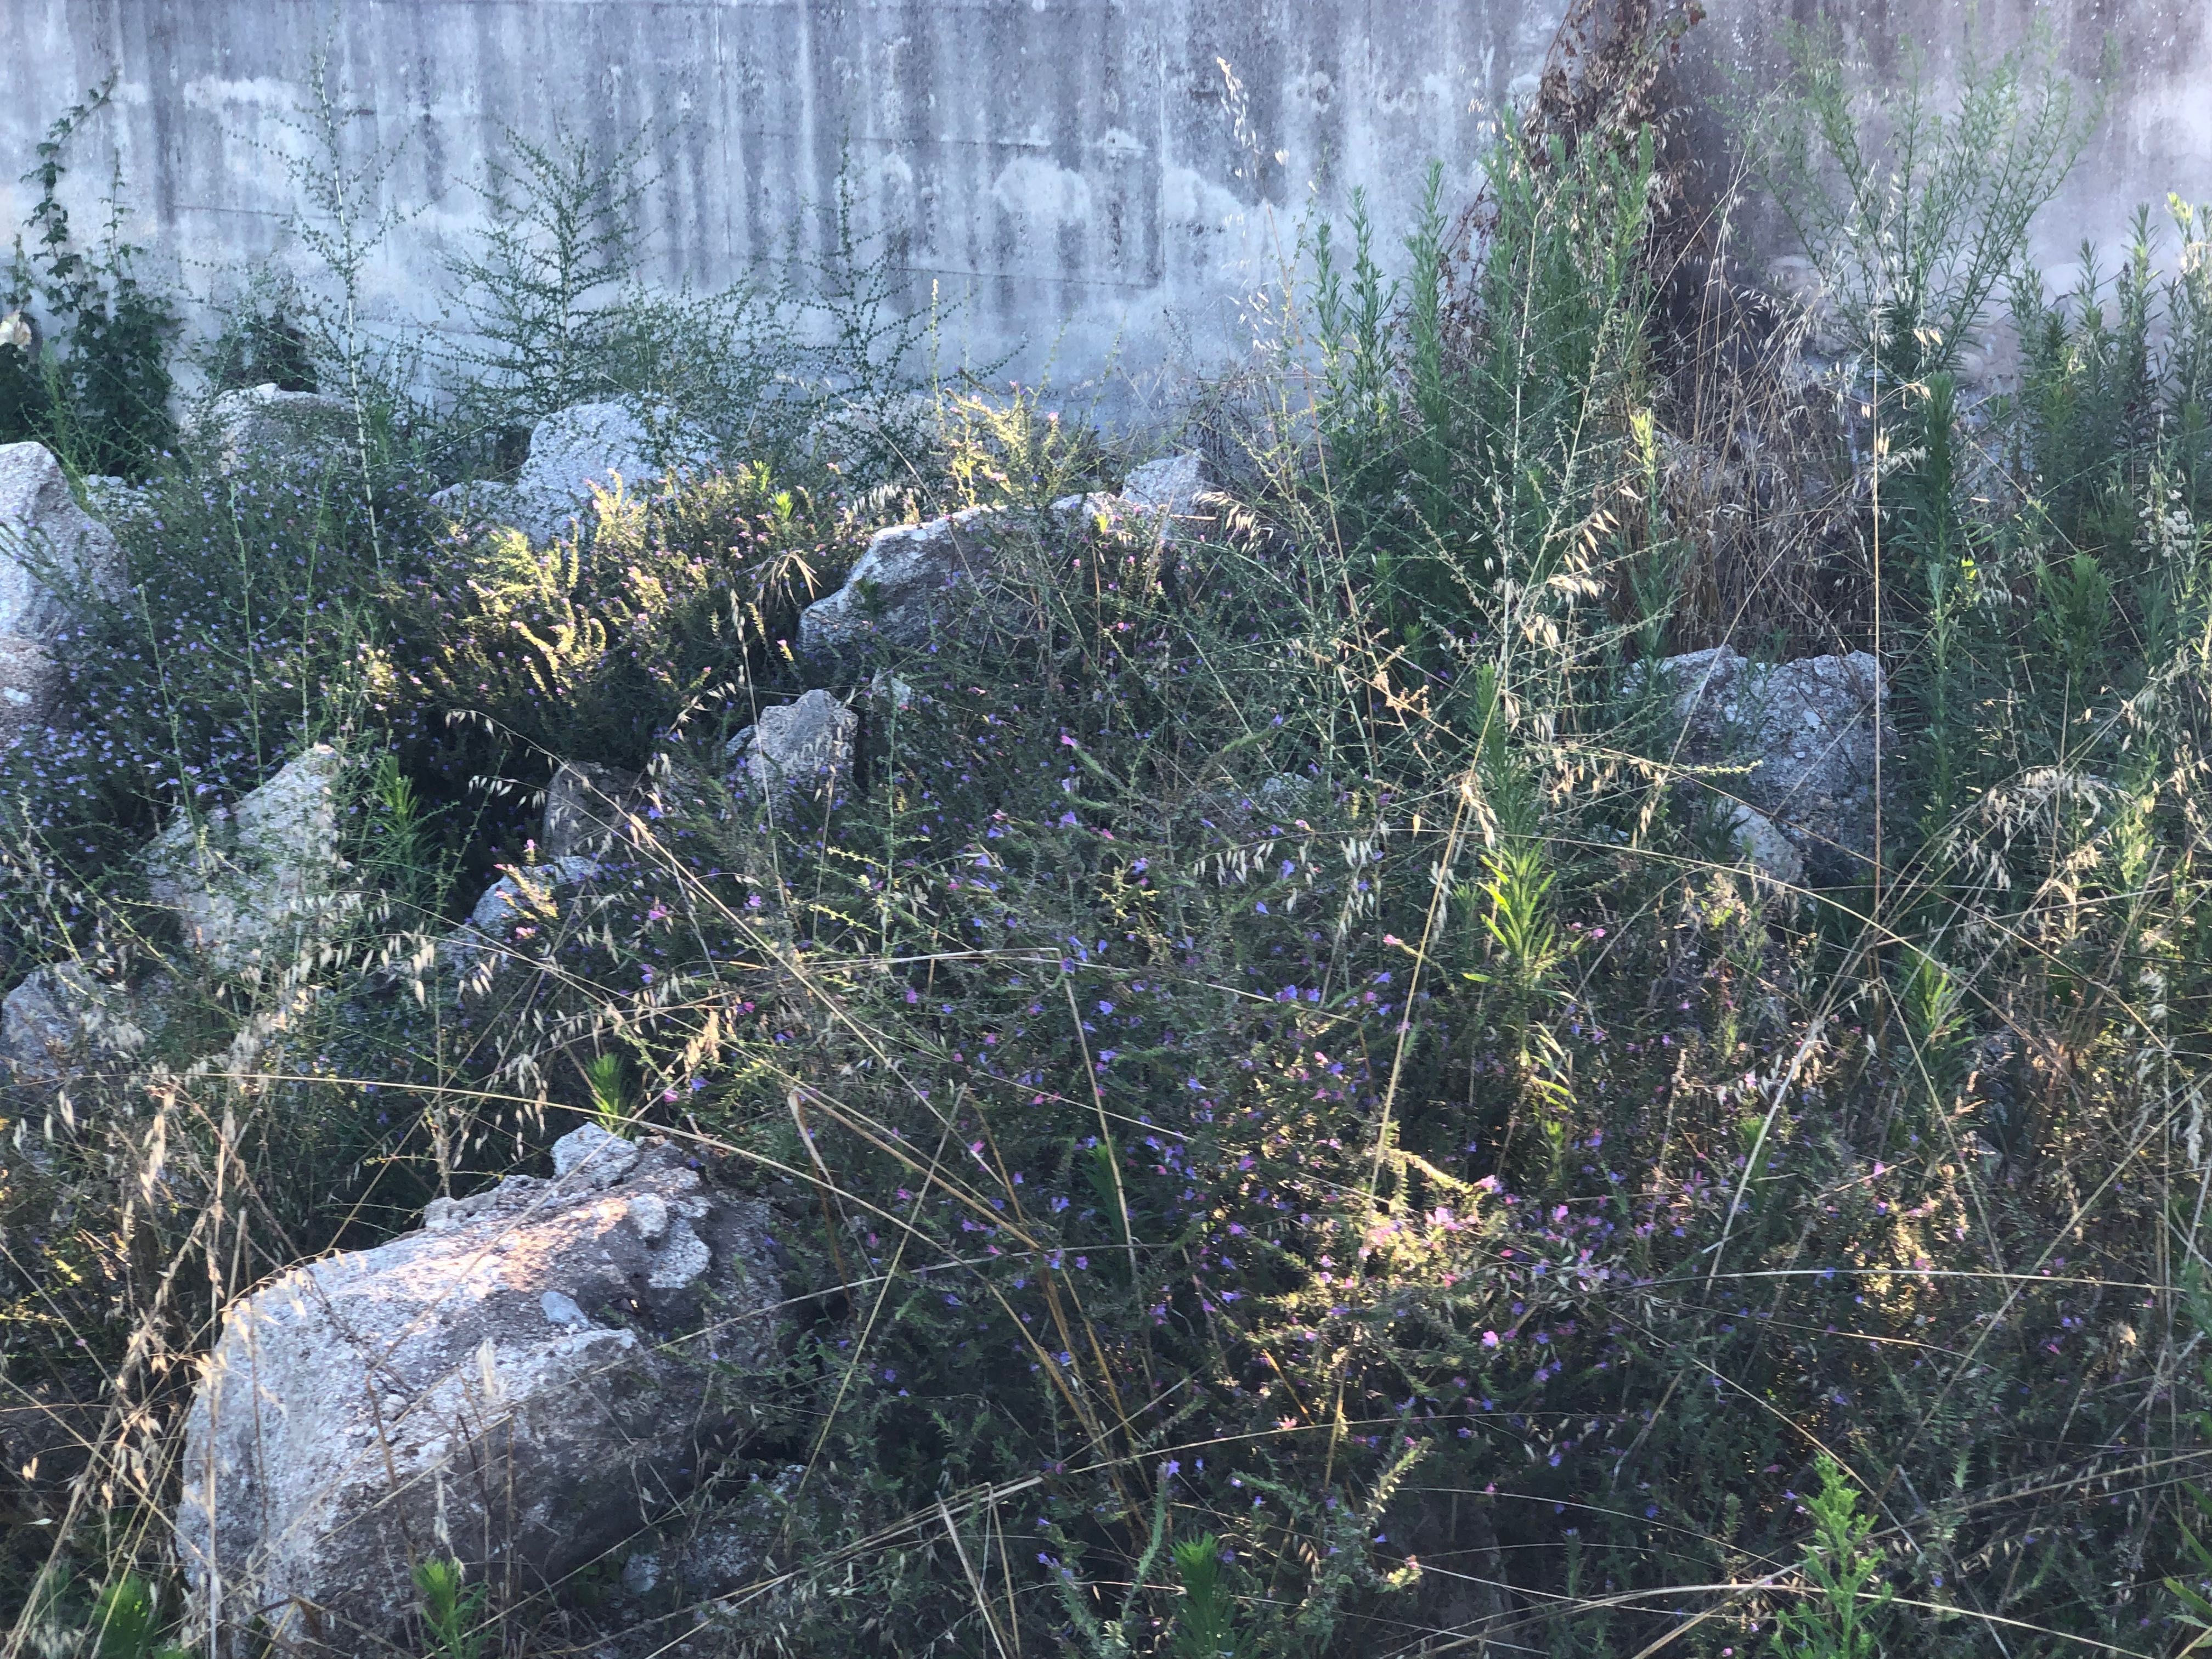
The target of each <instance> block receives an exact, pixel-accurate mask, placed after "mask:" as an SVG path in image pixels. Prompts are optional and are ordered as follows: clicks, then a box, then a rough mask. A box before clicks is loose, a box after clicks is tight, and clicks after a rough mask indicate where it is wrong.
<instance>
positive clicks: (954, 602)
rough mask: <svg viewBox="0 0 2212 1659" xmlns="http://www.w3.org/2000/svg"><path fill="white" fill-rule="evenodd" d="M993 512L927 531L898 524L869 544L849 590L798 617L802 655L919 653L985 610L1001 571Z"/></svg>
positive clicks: (954, 517) (935, 524)
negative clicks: (886, 650)
mask: <svg viewBox="0 0 2212 1659" xmlns="http://www.w3.org/2000/svg"><path fill="white" fill-rule="evenodd" d="M997 516H998V515H997V514H996V513H994V511H993V510H992V509H991V508H989V507H969V508H968V509H967V510H965V511H964V512H960V513H951V514H950V515H949V516H947V517H945V518H942V519H932V520H930V521H929V522H928V523H927V524H911V525H896V526H892V527H891V528H890V529H889V530H879V531H878V532H876V534H875V535H874V536H873V537H872V538H870V540H869V542H868V546H867V550H866V552H864V553H862V554H861V555H860V560H859V562H857V563H855V564H854V566H853V574H851V575H850V576H848V577H847V578H846V580H845V585H844V586H842V587H841V588H839V589H838V590H837V591H836V592H835V593H832V594H830V595H829V596H828V597H827V598H826V599H817V600H816V601H815V602H814V603H813V604H812V605H809V606H807V607H806V610H805V612H804V613H803V614H802V615H801V616H800V617H799V650H800V651H801V652H802V653H805V654H807V655H811V656H830V657H836V656H842V655H846V654H848V653H854V652H856V651H859V650H861V649H864V648H865V647H867V646H868V645H870V644H881V645H886V646H890V647H896V648H900V649H908V650H911V649H915V648H918V647H923V646H926V645H927V644H928V643H929V641H930V638H931V636H932V635H933V634H935V633H937V632H939V630H941V629H947V628H951V627H953V626H955V625H957V623H959V622H960V621H962V620H963V618H964V617H967V616H969V614H970V613H971V612H972V611H974V609H975V606H977V605H981V604H982V603H984V601H985V596H986V592H987V588H988V586H989V584H990V582H991V580H992V577H993V576H994V574H995V572H996V570H997V568H998V562H997V560H996V558H995V557H994V555H993V550H992V547H991V537H990V534H989V532H990V530H991V527H992V522H991V521H992V520H994V518H996V517H997Z"/></svg>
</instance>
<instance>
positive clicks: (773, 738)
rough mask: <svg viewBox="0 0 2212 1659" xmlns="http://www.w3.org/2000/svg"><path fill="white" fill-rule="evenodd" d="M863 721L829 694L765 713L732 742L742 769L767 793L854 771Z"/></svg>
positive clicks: (731, 749)
mask: <svg viewBox="0 0 2212 1659" xmlns="http://www.w3.org/2000/svg"><path fill="white" fill-rule="evenodd" d="M859 735H860V716H859V715H858V714H854V712H853V711H852V710H851V709H850V708H847V707H846V706H845V705H844V704H843V703H842V702H838V701H837V699H836V698H835V697H833V696H830V695H829V693H828V692H827V691H809V692H808V693H807V694H806V695H805V696H803V697H800V698H799V700H798V701H796V702H788V703H782V704H779V705H777V706H776V707H775V708H763V710H761V717H760V724H759V725H757V726H747V727H746V728H745V729H744V731H742V732H738V735H737V736H736V737H734V738H732V739H731V740H730V745H729V752H730V755H731V757H732V758H733V759H734V760H736V762H737V763H738V766H739V767H740V768H742V769H744V771H745V772H746V773H748V774H749V775H750V776H751V778H752V781H753V782H754V783H756V784H757V785H758V786H759V787H761V788H763V789H771V788H774V787H777V786H779V785H786V784H797V783H801V782H810V781H813V780H815V779H817V778H820V777H823V776H824V775H828V774H836V775H841V776H842V775H846V774H848V773H850V772H851V770H852V767H853V744H854V739H855V738H857V737H858V736H859Z"/></svg>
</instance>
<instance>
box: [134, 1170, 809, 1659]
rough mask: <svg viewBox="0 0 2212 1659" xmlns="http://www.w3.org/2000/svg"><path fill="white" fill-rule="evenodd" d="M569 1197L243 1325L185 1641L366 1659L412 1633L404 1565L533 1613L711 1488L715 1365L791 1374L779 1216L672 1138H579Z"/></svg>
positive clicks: (451, 1224)
mask: <svg viewBox="0 0 2212 1659" xmlns="http://www.w3.org/2000/svg"><path fill="white" fill-rule="evenodd" d="M554 1170H555V1174H554V1176H553V1178H552V1179H550V1180H540V1179H534V1178H532V1177H529V1176H512V1177H510V1178H509V1179H507V1180H506V1181H504V1182H501V1183H500V1185H499V1186H498V1187H497V1188H494V1189H493V1190H491V1191H490V1192H488V1193H483V1194H477V1196H475V1197H472V1198H467V1199H462V1200H439V1201H437V1202H435V1203H434V1204H433V1205H432V1206H430V1208H429V1210H428V1212H425V1215H424V1218H423V1221H424V1225H423V1230H422V1231H420V1232H417V1233H412V1234H410V1235H408V1236H407V1237H403V1238H399V1239H396V1240H394V1241H393V1242H392V1243H389V1244H385V1245H381V1246H379V1247H378V1248H377V1249H372V1250H363V1251H357V1252H352V1253H349V1254H346V1255H336V1256H331V1257H329V1258H327V1259H325V1260H324V1261H317V1262H313V1263H312V1264H310V1265H307V1266H306V1267H297V1268H295V1269H294V1270H293V1271H292V1272H290V1273H287V1274H286V1275H285V1276H284V1277H283V1278H282V1279H278V1280H277V1281H276V1282H275V1283H274V1284H272V1285H268V1286H266V1287H264V1289H262V1290H260V1291H257V1292H255V1293H254V1294H253V1295H252V1296H251V1297H247V1298H246V1299H245V1300H244V1301H242V1302H240V1303H237V1304H234V1305H233V1307H232V1308H231V1310H230V1311H229V1313H228V1316H227V1317H226V1318H225V1321H224V1324H223V1331H222V1339H221V1340H220V1341H219V1342H218V1343H217V1344H216V1349H215V1352H214V1353H213V1354H212V1355H211V1356H210V1358H209V1360H208V1363H207V1365H206V1369H205V1370H204V1375H203V1376H202V1378H201V1380H200V1383H199V1386H198V1388H197V1390H196V1392H195V1394H194V1395H193V1400H192V1404H191V1411H190V1413H189V1416H188V1418H187V1420H186V1425H185V1450H184V1456H183V1467H182V1470H181V1474H182V1480H181V1484H180V1487H179V1503H178V1510H177V1521H176V1545H177V1552H178V1555H179V1559H180V1561H181V1563H182V1565H183V1567H184V1570H185V1578H186V1581H187V1583H188V1584H189V1586H190V1588H191V1596H192V1609H191V1615H192V1623H193V1626H195V1628H194V1631H193V1644H194V1645H195V1646H198V1645H200V1644H205V1643H207V1642H208V1641H209V1639H210V1625H211V1626H212V1636H213V1643H214V1646H215V1648H216V1650H218V1651H220V1652H222V1653H227V1654H235V1655H242V1654H244V1653H246V1652H248V1651H258V1650H256V1649H254V1648H253V1647H252V1643H253V1641H254V1639H255V1633H254V1629H253V1627H254V1626H255V1625H256V1623H257V1621H258V1622H259V1623H260V1624H261V1625H262V1626H264V1628H265V1631H266V1632H267V1635H268V1637H269V1638H270V1639H272V1640H273V1642H274V1644H275V1646H276V1650H278V1651H280V1652H304V1653H317V1654H322V1655H328V1656H337V1655H348V1656H350V1655H354V1654H359V1653H364V1652H368V1651H371V1650H381V1644H383V1643H385V1642H387V1641H389V1640H391V1639H392V1638H397V1637H399V1636H401V1635H402V1634H403V1633H404V1628H405V1626H406V1624H407V1621H408V1618H409V1615H410V1611H411V1610H412V1608H413V1606H414V1601H415V1594H414V1589H413V1586H412V1584H411V1583H410V1579H409V1572H410V1567H411V1566H412V1565H413V1564H414V1563H415V1562H416V1561H419V1560H421V1559H424V1558H425V1557H426V1556H429V1555H433V1554H447V1553H450V1554H452V1555H453V1556H454V1557H456V1558H458V1559H459V1560H461V1561H462V1562H463V1563H464V1564H465V1565H466V1567H467V1568H468V1570H469V1572H470V1576H471V1577H472V1578H478V1579H481V1578H482V1577H486V1576H489V1575H491V1574H494V1573H497V1574H501V1575H507V1576H508V1581H509V1582H512V1583H515V1584H516V1585H517V1586H518V1587H519V1588H520V1589H522V1590H523V1591H524V1592H525V1593H527V1591H528V1590H530V1589H533V1588H536V1587H538V1586H542V1585H544V1584H546V1583H551V1582H553V1581H556V1580H557V1579H559V1578H560V1577H562V1576H563V1575H565V1574H567V1573H569V1572H572V1571H574V1570H575V1569H576V1568H578V1567H580V1566H582V1565H585V1564H586V1563H587V1562H590V1561H592V1559H595V1558H597V1557H599V1556H600V1555H601V1554H603V1553H605V1552H607V1551H608V1550H610V1549H611V1548H613V1547H616V1546H617V1545H619V1544H621V1543H623V1541H626V1540H628V1539H629V1538H631V1537H633V1536H634V1535H635V1534H636V1533H637V1531H638V1529H639V1528H641V1527H642V1526H644V1525H646V1524H647V1523H648V1522H651V1521H653V1519H655V1518H656V1516H657V1513H658V1512H659V1510H663V1509H665V1507H666V1506H667V1505H668V1504H671V1502H673V1501H674V1500H675V1499H677V1498H680V1497H682V1496H683V1495H684V1493H685V1492H688V1491H690V1489H691V1488H692V1487H693V1486H696V1484H697V1483H698V1482H699V1481H700V1480H702V1478H703V1477H704V1475H705V1474H707V1473H708V1470H709V1468H710V1467H711V1465H712V1463H713V1462H714V1457H715V1455H716V1453H717V1451H718V1449H719V1447H720V1442H721V1439H722V1437H723V1434H724V1432H725V1430H726V1421H725V1418H724V1413H723V1412H722V1410H721V1408H720V1406H719V1404H718V1401H717V1398H716V1394H715V1381H714V1379H715V1370H716V1367H717V1366H718V1364H719V1365H728V1366H735V1367H737V1368H738V1369H741V1370H742V1369H747V1368H751V1367H757V1366H760V1365H763V1364H766V1363H768V1362H769V1360H770V1358H772V1357H773V1356H774V1354H775V1351H776V1346H777V1343H778V1341H779V1339H780V1334H781V1332H780V1327H779V1323H778V1318H777V1315H776V1312H775V1308H776V1304H777V1302H778V1299H779V1296H780V1291H779V1288H778V1284H777V1276H776V1272H775V1262H774V1259H773V1252H774V1246H773V1245H772V1243H770V1242H769V1234H768V1224H769V1215H768V1211H767V1206H765V1205H763V1204H762V1203H760V1202H758V1201H756V1200H743V1199H737V1198H732V1197H729V1196H726V1195H724V1194H719V1193H716V1192H714V1191H712V1190H710V1189H709V1188H708V1187H707V1186H706V1185H705V1183H704V1182H702V1179H701V1177H700V1176H699V1175H698V1173H697V1172H696V1171H695V1170H692V1169H690V1168H689V1167H687V1165H686V1162H685V1160H684V1158H683V1157H682V1156H681V1155H680V1154H679V1153H678V1152H677V1151H676V1150H675V1149H674V1148H672V1147H671V1146H667V1145H666V1144H665V1143H661V1142H658V1141H647V1142H646V1143H644V1145H643V1146H635V1145H632V1144H631V1143H629V1141H626V1140H624V1139H621V1138H620V1137H617V1136H615V1135H611V1134H609V1133H606V1132H605V1131H604V1130H601V1129H599V1128H597V1127H586V1128H584V1129H580V1130H577V1131H576V1132H575V1133H573V1134H570V1135H568V1136H565V1137H563V1139H562V1140H561V1141H560V1142H558V1143H557V1144H556V1147H555V1149H554Z"/></svg>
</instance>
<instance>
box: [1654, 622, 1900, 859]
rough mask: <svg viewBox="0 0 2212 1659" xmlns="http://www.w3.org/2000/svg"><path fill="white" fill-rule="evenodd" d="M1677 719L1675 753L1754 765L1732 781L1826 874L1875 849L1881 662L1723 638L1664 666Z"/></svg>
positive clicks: (1859, 654) (1691, 759)
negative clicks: (1758, 651)
mask: <svg viewBox="0 0 2212 1659" xmlns="http://www.w3.org/2000/svg"><path fill="white" fill-rule="evenodd" d="M1660 672H1661V673H1662V675H1663V676H1664V678H1665V680H1666V682H1667V685H1668V690H1670V691H1671V692H1672V693H1673V695H1674V712H1675V715H1676V717H1677V718H1678V719H1679V720H1680V721H1681V722H1682V744H1681V749H1680V754H1679V757H1678V758H1680V760H1682V761H1685V762H1686V763H1690V764H1692V765H1696V766H1725V765H1730V764H1734V765H1747V767H1748V770H1747V772H1746V773H1745V774H1744V775H1742V776H1741V779H1740V780H1738V779H1735V778H1731V779H1729V780H1728V781H1727V783H1726V786H1725V787H1727V788H1728V789H1729V793H1732V794H1735V795H1737V796H1738V797H1740V799H1741V800H1742V801H1743V803H1744V804H1745V805H1747V806H1750V807H1752V808H1753V809H1754V810H1755V811H1758V812H1759V813H1761V814H1763V815H1764V816H1765V817H1766V818H1768V819H1769V820H1771V822H1772V823H1774V824H1775V825H1776V826H1777V827H1778V829H1780V830H1781V832H1782V833H1783V834H1784V835H1785V836H1788V837H1789V839H1790V842H1792V843H1793V844H1794V845H1795V846H1796V848H1797V850H1798V852H1799V853H1800V854H1802V857H1803V859H1804V861H1805V867H1806V868H1807V869H1808V870H1809V871H1810V872H1812V873H1813V874H1814V875H1815V876H1816V877H1819V878H1821V879H1823V880H1830V881H1847V880H1850V879H1852V878H1855V877H1857V876H1858V875H1861V874H1863V873H1864V872H1865V869H1866V866H1867V861H1868V860H1869V859H1870V858H1871V856H1872V854H1873V851H1874V821H1875V793H1874V779H1875V734H1876V726H1875V718H1876V711H1877V710H1878V709H1879V708H1881V706H1882V704H1883V702H1884V700H1885V698H1886V696H1887V682H1886V680H1885V678H1884V677H1883V674H1882V671H1881V664H1879V663H1878V662H1876V661H1875V659H1874V658H1873V657H1872V656H1870V655H1869V654H1868V653H1866V652H1863V651H1855V652H1853V653H1850V655H1849V656H1826V657H1802V658H1800V659H1797V660H1796V661H1794V662H1785V663H1779V664H1774V665H1765V664H1759V663H1754V662H1753V661H1751V660H1750V659H1748V658H1746V657H1744V656H1741V655H1740V654H1739V653H1737V652H1735V650H1734V649H1732V648H1731V647H1728V646H1725V645H1723V646H1716V647H1712V648H1711V650H1706V651H1698V652H1692V653H1690V654H1689V655H1687V656H1681V657H1670V658H1668V659H1667V660H1666V661H1665V662H1663V663H1662V664H1661V665H1660Z"/></svg>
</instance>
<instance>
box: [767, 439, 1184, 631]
mask: <svg viewBox="0 0 2212 1659" xmlns="http://www.w3.org/2000/svg"><path fill="white" fill-rule="evenodd" d="M1205 490H1206V472H1205V467H1204V464H1203V463H1202V461H1201V460H1200V458H1199V456H1197V455H1196V454H1182V455H1170V456H1168V457H1165V458H1164V459H1160V460H1157V461H1148V462H1146V464H1145V465H1142V466H1140V467H1139V468H1137V469H1136V471H1133V472H1132V473H1130V474H1129V477H1128V480H1127V483H1125V484H1124V485H1123V486H1122V489H1121V494H1120V495H1105V494H1103V493H1100V492H1097V491H1093V492H1092V493H1091V494H1089V495H1064V496H1062V497H1061V498H1060V500H1058V501H1054V503H1053V504H1052V513H1053V516H1054V518H1056V519H1058V520H1060V523H1061V524H1062V525H1063V526H1073V525H1076V524H1079V523H1080V522H1082V521H1083V520H1104V521H1105V522H1106V523H1108V524H1109V525H1112V526H1120V527H1124V528H1134V527H1139V526H1142V527H1145V528H1146V529H1148V530H1149V531H1151V532H1152V533H1156V534H1158V535H1159V536H1161V537H1163V538H1168V539H1172V538H1174V536H1175V534H1176V526H1177V524H1178V523H1179V522H1182V521H1185V520H1190V519H1192V518H1194V517H1196V516H1198V515H1199V512H1200V507H1199V501H1200V496H1201V495H1204V493H1205ZM1005 518H1006V512H1005V509H1003V508H1000V507H969V508H967V509H965V510H964V511H963V512H959V513H951V514H949V515H947V516H946V517H945V518H942V519H932V520H929V521H928V522H927V524H909V525H896V526H892V527H891V528H890V529H889V530H879V531H878V532H876V534H875V536H874V538H872V540H871V541H870V542H869V543H868V548H867V551H866V552H865V553H863V554H861V555H860V562H858V563H857V564H855V565H854V567H853V574H851V575H850V576H849V577H848V578H847V579H846V581H845V585H844V586H842V587H841V588H839V589H838V590H837V591H836V592H835V593H832V594H830V595H829V597H828V598H827V599H817V600H816V601H815V602H814V603H813V604H812V605H809V606H807V608H806V610H805V612H804V613H802V614H801V615H800V617H799V650H800V651H801V652H802V653H805V654H806V655H809V656H815V657H840V656H848V655H851V654H854V653H857V652H858V651H860V650H861V649H863V648H865V647H867V646H868V645H870V644H880V645H887V646H891V647H897V648H899V649H904V650H911V649H914V648H916V647H921V646H926V645H927V644H928V643H929V642H930V641H931V640H932V638H933V637H934V636H936V635H939V634H941V633H944V632H946V631H948V630H950V629H956V628H957V627H959V626H961V625H962V624H963V623H973V622H974V621H975V618H976V617H977V616H978V615H979V612H980V611H981V608H982V607H986V606H987V605H989V604H990V601H991V598H992V595H993V590H994V586H995V582H994V578H995V577H996V575H997V574H998V559H997V555H996V550H995V549H994V544H993V538H992V535H991V533H990V532H991V530H992V528H993V521H994V520H1004V519H1005Z"/></svg>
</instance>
